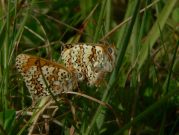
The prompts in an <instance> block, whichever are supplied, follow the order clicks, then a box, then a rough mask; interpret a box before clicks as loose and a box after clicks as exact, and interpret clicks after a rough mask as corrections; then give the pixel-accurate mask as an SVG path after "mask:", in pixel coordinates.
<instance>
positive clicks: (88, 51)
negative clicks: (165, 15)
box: [16, 43, 116, 100]
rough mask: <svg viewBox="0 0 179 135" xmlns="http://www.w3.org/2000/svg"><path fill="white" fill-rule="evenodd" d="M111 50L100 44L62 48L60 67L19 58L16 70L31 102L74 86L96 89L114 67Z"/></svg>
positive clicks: (70, 45) (42, 61) (55, 64)
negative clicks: (83, 83)
mask: <svg viewBox="0 0 179 135" xmlns="http://www.w3.org/2000/svg"><path fill="white" fill-rule="evenodd" d="M115 52H116V50H115V47H114V46H107V45H103V44H85V43H81V44H66V45H64V48H63V50H62V53H61V57H62V60H63V63H64V65H63V64H57V63H55V62H51V61H49V60H45V59H43V58H39V57H36V56H31V55H27V54H19V55H18V56H17V58H16V67H17V69H18V71H19V72H20V73H21V75H22V76H23V78H24V80H25V83H26V86H27V88H28V89H29V92H30V94H31V96H32V99H33V100H36V99H38V98H39V97H42V96H48V95H50V93H49V90H47V89H48V88H50V91H51V92H52V93H53V94H54V95H57V94H60V93H61V92H63V91H72V90H73V89H75V88H76V87H77V84H78V82H80V81H86V82H87V83H88V84H89V85H90V86H92V85H95V86H98V85H99V84H100V82H101V80H102V79H103V77H104V75H105V74H106V73H107V72H111V71H112V69H113V68H114V64H115Z"/></svg>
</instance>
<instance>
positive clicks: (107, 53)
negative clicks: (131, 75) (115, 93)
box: [61, 43, 115, 86]
mask: <svg viewBox="0 0 179 135" xmlns="http://www.w3.org/2000/svg"><path fill="white" fill-rule="evenodd" d="M61 56H62V60H63V62H64V64H65V66H66V67H67V68H69V69H71V70H72V71H74V72H75V73H76V76H77V78H78V81H83V80H87V82H88V83H89V85H96V86H97V85H98V84H99V83H100V81H101V80H102V78H103V76H104V74H106V73H107V72H111V71H112V70H113V68H114V64H115V47H114V46H107V45H103V44H85V43H81V44H80V43H78V44H67V45H65V46H64V49H63V51H62V53H61Z"/></svg>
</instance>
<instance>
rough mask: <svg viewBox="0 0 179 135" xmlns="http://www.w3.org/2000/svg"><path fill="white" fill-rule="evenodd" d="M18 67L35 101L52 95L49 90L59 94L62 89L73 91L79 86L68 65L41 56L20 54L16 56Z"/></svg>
mask: <svg viewBox="0 0 179 135" xmlns="http://www.w3.org/2000/svg"><path fill="white" fill-rule="evenodd" d="M16 67H17V69H18V71H19V72H20V73H21V75H22V76H23V78H24V80H25V83H26V86H27V88H28V90H29V92H30V94H31V96H32V99H33V101H36V100H37V99H39V98H40V97H43V96H48V95H50V93H49V90H50V91H51V92H52V93H53V94H54V95H57V94H60V93H61V92H62V91H72V90H73V89H74V88H76V86H77V83H76V80H75V78H74V75H73V73H72V72H71V71H69V70H68V69H67V68H66V67H64V66H63V65H60V64H57V63H55V62H51V61H48V60H45V59H42V58H39V57H35V56H31V55H27V54H20V55H18V56H17V58H16ZM47 87H48V88H49V90H48V88H47Z"/></svg>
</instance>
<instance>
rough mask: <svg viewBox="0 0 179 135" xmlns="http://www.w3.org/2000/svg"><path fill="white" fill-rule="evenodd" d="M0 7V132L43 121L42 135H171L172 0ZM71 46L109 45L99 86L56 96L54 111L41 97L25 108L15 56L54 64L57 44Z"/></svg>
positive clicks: (176, 80)
mask: <svg viewBox="0 0 179 135" xmlns="http://www.w3.org/2000/svg"><path fill="white" fill-rule="evenodd" d="M0 3H1V4H0V134H2V135H7V134H8V135H10V134H19V135H21V134H23V135H25V134H28V133H29V132H31V131H32V129H34V130H35V131H37V126H34V127H33V124H32V123H33V122H36V121H38V123H39V124H40V125H39V126H42V125H43V124H44V123H45V120H47V121H48V122H47V121H46V125H47V127H48V128H49V132H50V135H53V134H54V135H56V134H65V135H67V134H70V131H71V132H72V131H73V130H74V132H75V133H76V134H83V135H88V134H92V135H95V134H102V135H108V134H116V135H118V134H124V135H132V134H142V135H146V134H147V135H150V134H151V135H153V134H157V135H177V134H179V129H178V127H179V114H178V111H179V110H178V109H179V53H178V52H179V34H178V33H179V29H178V26H179V17H178V14H177V12H178V11H179V3H178V1H177V0H172V1H171V0H166V1H163V0H154V1H152V2H151V1H150V0H147V1H145V0H129V2H122V1H120V0H119V1H114V0H97V1H88V0H76V1H75V0H71V1H65V0H59V1H54V0H52V1H25V2H23V1H17V0H15V1H7V2H5V1H1V2H0ZM74 42H86V43H99V42H102V43H108V44H114V45H115V46H116V48H117V56H116V58H117V59H116V66H115V69H114V71H113V72H112V73H109V74H108V75H107V76H106V79H105V81H104V84H102V86H101V87H100V88H96V87H89V86H87V85H86V84H85V83H80V84H79V89H78V90H76V91H77V92H78V93H68V94H62V95H61V97H60V101H59V102H58V104H54V105H56V107H55V109H56V110H55V109H52V108H51V109H49V108H48V107H49V106H48V105H49V103H50V102H48V101H47V100H46V99H44V100H42V101H41V102H39V104H37V105H36V106H35V107H37V108H36V109H34V110H33V111H32V109H30V106H31V99H30V98H29V96H30V95H29V92H28V90H27V88H26V86H25V84H24V82H23V79H22V77H21V75H20V74H19V73H18V72H17V70H16V68H15V57H16V56H17V55H18V54H20V53H27V54H32V55H36V56H40V57H43V58H46V59H49V60H55V61H57V62H60V61H61V60H60V52H61V45H62V43H74ZM76 94H77V95H76ZM47 106H48V107H47ZM47 108H48V109H47ZM55 111H56V112H55ZM31 112H33V113H31ZM53 113H54V115H52V114H53ZM49 115H50V116H51V117H50V118H48V119H45V118H44V117H46V116H49ZM29 127H30V130H28V128H29ZM47 127H46V128H47Z"/></svg>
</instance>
